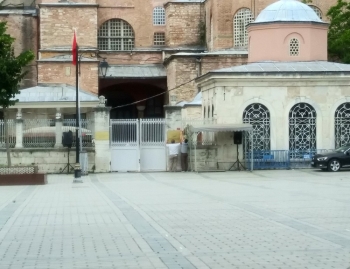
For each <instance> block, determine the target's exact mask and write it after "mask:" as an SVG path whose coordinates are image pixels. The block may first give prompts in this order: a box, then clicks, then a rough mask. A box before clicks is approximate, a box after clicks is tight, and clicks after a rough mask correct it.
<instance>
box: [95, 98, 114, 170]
mask: <svg viewBox="0 0 350 269" xmlns="http://www.w3.org/2000/svg"><path fill="white" fill-rule="evenodd" d="M105 102H106V99H105V98H104V97H103V96H100V104H99V105H98V107H96V108H95V110H94V122H95V124H94V140H95V172H96V173H101V172H110V171H111V166H110V163H111V154H112V153H111V149H110V145H109V111H110V108H109V107H106V106H105Z"/></svg>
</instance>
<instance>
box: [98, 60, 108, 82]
mask: <svg viewBox="0 0 350 269" xmlns="http://www.w3.org/2000/svg"><path fill="white" fill-rule="evenodd" d="M98 68H99V69H100V74H101V76H102V77H104V78H105V77H106V75H107V70H108V68H109V64H108V62H106V59H103V61H102V62H100V64H99V66H98Z"/></svg>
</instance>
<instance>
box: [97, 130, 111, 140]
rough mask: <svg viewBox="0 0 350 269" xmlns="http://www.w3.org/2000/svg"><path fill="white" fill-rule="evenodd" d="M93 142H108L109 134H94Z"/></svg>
mask: <svg viewBox="0 0 350 269" xmlns="http://www.w3.org/2000/svg"><path fill="white" fill-rule="evenodd" d="M95 140H109V132H96V133H95Z"/></svg>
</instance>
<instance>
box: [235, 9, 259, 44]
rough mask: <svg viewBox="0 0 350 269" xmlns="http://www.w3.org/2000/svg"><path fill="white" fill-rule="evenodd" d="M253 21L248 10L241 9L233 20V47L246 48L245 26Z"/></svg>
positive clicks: (246, 35) (246, 33)
mask: <svg viewBox="0 0 350 269" xmlns="http://www.w3.org/2000/svg"><path fill="white" fill-rule="evenodd" d="M252 21H254V17H253V14H252V12H251V11H250V9H248V8H241V9H240V10H238V12H237V13H236V15H235V16H234V18H233V29H234V30H233V43H234V46H235V47H247V46H248V32H247V26H248V24H249V23H251V22H252Z"/></svg>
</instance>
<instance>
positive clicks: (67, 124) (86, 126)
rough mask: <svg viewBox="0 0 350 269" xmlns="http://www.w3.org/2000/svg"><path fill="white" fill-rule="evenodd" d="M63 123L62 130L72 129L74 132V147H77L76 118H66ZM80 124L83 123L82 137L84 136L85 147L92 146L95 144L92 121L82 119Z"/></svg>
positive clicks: (83, 143)
mask: <svg viewBox="0 0 350 269" xmlns="http://www.w3.org/2000/svg"><path fill="white" fill-rule="evenodd" d="M62 125H63V126H62V132H68V131H72V133H73V144H72V147H75V145H76V135H75V128H76V121H75V119H65V120H63V124H62ZM80 125H81V138H82V145H83V147H92V146H93V132H92V130H93V125H92V121H90V120H86V119H82V120H81V121H80Z"/></svg>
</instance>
